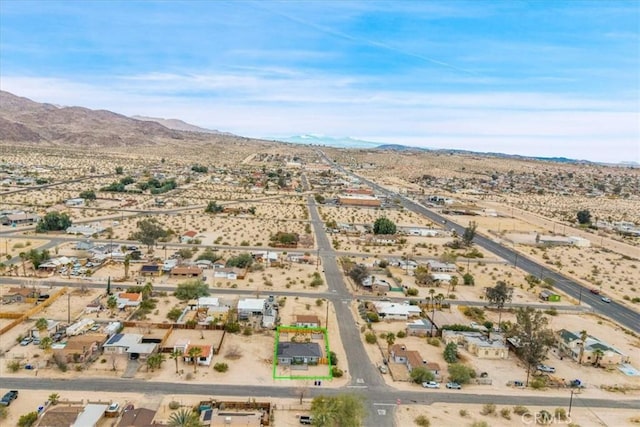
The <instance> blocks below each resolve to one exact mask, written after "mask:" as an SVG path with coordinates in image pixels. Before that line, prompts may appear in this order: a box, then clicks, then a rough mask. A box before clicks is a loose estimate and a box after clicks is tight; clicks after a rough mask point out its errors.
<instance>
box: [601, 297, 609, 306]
mask: <svg viewBox="0 0 640 427" xmlns="http://www.w3.org/2000/svg"><path fill="white" fill-rule="evenodd" d="M600 299H601V300H602V302H606V303H607V304H608V303H610V302H611V298H607V297H602V298H600Z"/></svg>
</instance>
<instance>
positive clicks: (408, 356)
mask: <svg viewBox="0 0 640 427" xmlns="http://www.w3.org/2000/svg"><path fill="white" fill-rule="evenodd" d="M389 360H390V361H391V362H392V363H399V364H402V365H405V366H406V367H407V370H408V371H409V373H411V371H413V370H414V369H415V368H425V369H427V370H428V371H430V372H432V373H433V375H436V376H438V375H440V365H438V364H437V363H429V362H427V361H426V360H425V359H423V358H422V356H421V355H420V353H419V352H417V351H415V350H408V349H407V347H406V346H405V345H404V344H394V345H392V346H391V348H390V349H389Z"/></svg>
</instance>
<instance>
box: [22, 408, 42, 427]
mask: <svg viewBox="0 0 640 427" xmlns="http://www.w3.org/2000/svg"><path fill="white" fill-rule="evenodd" d="M36 421H38V413H37V412H35V411H33V412H29V413H28V414H24V415H21V416H20V419H19V420H18V427H31V426H32V425H34V424H35V423H36Z"/></svg>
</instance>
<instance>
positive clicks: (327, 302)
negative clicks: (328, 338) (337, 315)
mask: <svg viewBox="0 0 640 427" xmlns="http://www.w3.org/2000/svg"><path fill="white" fill-rule="evenodd" d="M324 302H325V304H326V305H327V314H326V317H325V319H324V327H325V328H326V329H327V331H329V299H328V298H325V299H324Z"/></svg>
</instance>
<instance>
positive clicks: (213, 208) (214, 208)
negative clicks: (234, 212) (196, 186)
mask: <svg viewBox="0 0 640 427" xmlns="http://www.w3.org/2000/svg"><path fill="white" fill-rule="evenodd" d="M223 210H224V206H220V205H219V204H218V202H216V201H215V200H211V201H210V202H209V203H208V204H207V207H206V208H205V209H204V211H205V213H214V214H216V213H220V212H222V211H223Z"/></svg>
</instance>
